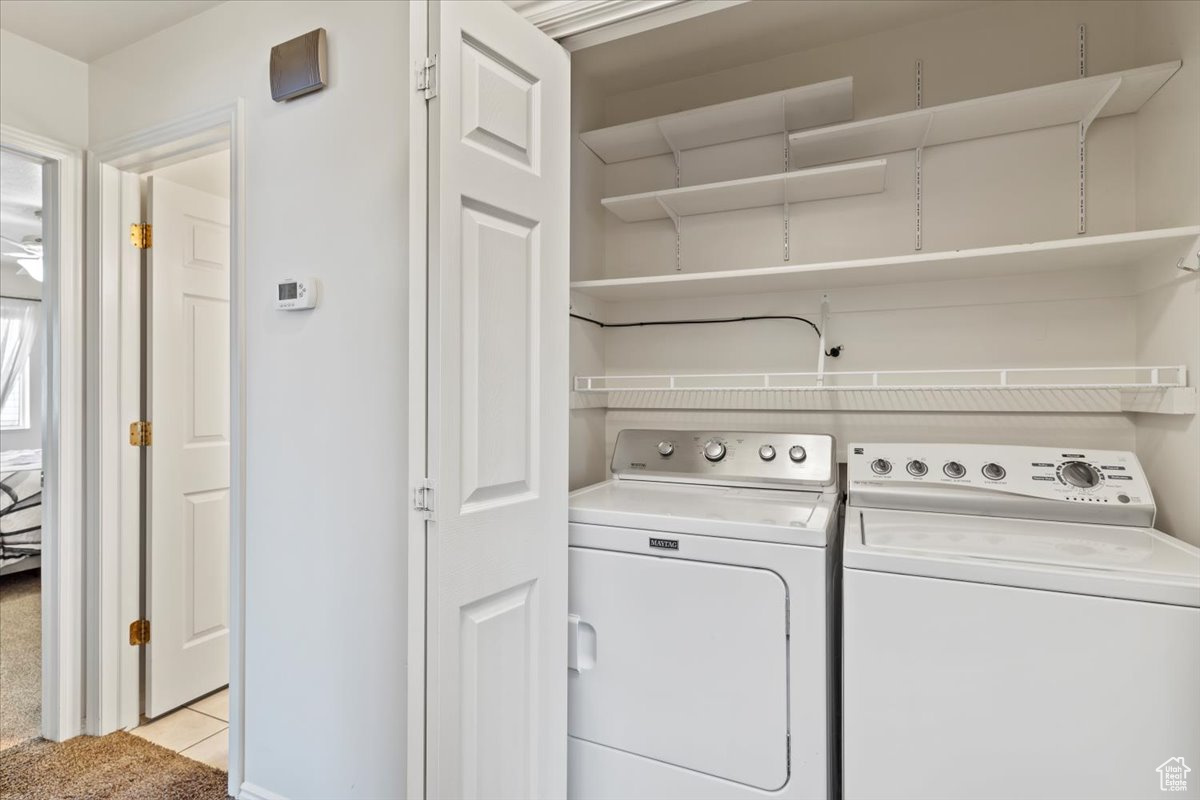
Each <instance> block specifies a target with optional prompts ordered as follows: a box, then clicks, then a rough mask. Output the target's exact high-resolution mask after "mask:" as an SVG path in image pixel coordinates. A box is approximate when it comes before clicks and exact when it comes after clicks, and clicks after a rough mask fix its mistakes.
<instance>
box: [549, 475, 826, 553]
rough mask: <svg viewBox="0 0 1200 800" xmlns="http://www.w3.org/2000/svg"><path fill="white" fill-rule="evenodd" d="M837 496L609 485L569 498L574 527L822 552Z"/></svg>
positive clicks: (616, 482) (634, 483)
mask: <svg viewBox="0 0 1200 800" xmlns="http://www.w3.org/2000/svg"><path fill="white" fill-rule="evenodd" d="M837 505H838V496H837V495H834V494H826V493H822V492H797V491H778V490H772V489H744V488H738V487H733V486H693V485H688V484H678V483H652V482H649V481H619V480H612V481H606V482H604V483H598V484H595V485H593V486H589V487H587V488H584V489H579V490H577V491H575V492H572V493H571V496H570V500H569V504H568V510H567V518H568V520H569V521H570V522H573V523H583V524H590V525H610V526H613V527H618V528H638V529H642V530H652V531H664V532H672V533H691V534H696V535H699V536H721V537H724V538H731V539H747V540H751V541H756V542H780V543H783V544H798V545H808V546H810V547H825V546H826V545H828V544H829V541H830V537H831V536H832V535H833V534H834V526H835V525H836V522H837Z"/></svg>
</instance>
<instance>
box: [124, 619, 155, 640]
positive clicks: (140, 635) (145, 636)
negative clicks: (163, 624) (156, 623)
mask: <svg viewBox="0 0 1200 800" xmlns="http://www.w3.org/2000/svg"><path fill="white" fill-rule="evenodd" d="M129 643H130V644H131V645H133V646H134V647H137V646H139V645H143V644H150V620H148V619H135V620H134V621H133V622H131V623H129Z"/></svg>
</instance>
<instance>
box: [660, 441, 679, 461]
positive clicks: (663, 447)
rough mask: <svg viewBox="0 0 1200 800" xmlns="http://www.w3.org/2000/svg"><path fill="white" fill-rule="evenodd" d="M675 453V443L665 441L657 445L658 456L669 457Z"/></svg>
mask: <svg viewBox="0 0 1200 800" xmlns="http://www.w3.org/2000/svg"><path fill="white" fill-rule="evenodd" d="M674 452H675V443H674V442H668V441H666V440H665V439H664V440H663V441H661V442H659V443H658V454H659V455H660V456H664V457H665V456H669V455H671V454H672V453H674Z"/></svg>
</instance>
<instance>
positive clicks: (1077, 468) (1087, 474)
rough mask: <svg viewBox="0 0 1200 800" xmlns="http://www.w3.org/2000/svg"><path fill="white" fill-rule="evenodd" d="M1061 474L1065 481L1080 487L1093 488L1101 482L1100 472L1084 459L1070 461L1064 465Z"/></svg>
mask: <svg viewBox="0 0 1200 800" xmlns="http://www.w3.org/2000/svg"><path fill="white" fill-rule="evenodd" d="M1059 474H1060V475H1062V477H1063V480H1064V481H1066V482H1067V483H1069V484H1071V485H1072V486H1078V487H1079V488H1080V489H1091V488H1093V487H1095V486H1096V484H1098V483H1100V472H1099V471H1098V470H1097V469H1096V468H1095V467H1093V466H1092V465H1091V464H1085V463H1084V462H1082V461H1068V462H1067V463H1065V464H1063V465H1062V467H1061V468H1060V470H1059Z"/></svg>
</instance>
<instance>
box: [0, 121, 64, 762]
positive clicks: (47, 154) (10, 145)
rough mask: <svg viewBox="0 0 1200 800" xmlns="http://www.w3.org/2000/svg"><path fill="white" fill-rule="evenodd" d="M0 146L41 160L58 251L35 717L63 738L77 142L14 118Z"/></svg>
mask: <svg viewBox="0 0 1200 800" xmlns="http://www.w3.org/2000/svg"><path fill="white" fill-rule="evenodd" d="M0 147H2V148H3V149H5V150H9V151H11V152H15V153H19V154H21V155H25V156H29V157H32V158H34V159H37V160H39V161H41V162H42V163H43V165H44V167H43V172H42V187H43V189H42V192H43V197H44V198H45V199H44V200H43V222H42V225H43V229H42V240H43V243H44V245H45V249H46V251H47V252H48V253H49V254H52V255H53V260H54V269H52V270H46V271H45V276H44V277H45V280H44V282H43V283H42V286H43V298H42V313H43V317H44V325H45V328H44V330H45V332H46V334H47V336H46V345H45V353H46V378H45V389H46V391H45V400H44V402H43V410H44V412H45V414H44V420H43V428H42V430H43V433H42V443H43V444H42V465H43V467H44V469H45V474H48V476H49V477H48V478H47V479H46V480H45V485H44V486H43V488H42V513H43V519H42V545H43V550H42V574H41V581H42V632H41V633H42V637H41V638H42V721H41V724H42V736H44V737H45V738H47V739H50V740H52V741H62V740H64V739H70V738H71V737H72V736H78V735H79V733H80V732H81V730H82V724H83V713H82V711H83V691H82V687H83V663H84V661H83V630H84V627H83V602H84V594H83V552H84V538H83V536H81V535H79V534H77V533H75V532H76V531H81V530H82V526H83V519H84V516H83V506H84V395H83V388H84V387H83V369H84V338H83V333H84V331H83V318H84V314H83V311H84V294H83V292H84V266H83V235H82V234H83V151H82V150H80V149H78V148H75V147H72V146H70V145H68V144H65V143H63V142H59V141H56V140H54V139H48V138H46V137H44V136H38V135H37V134H33V133H29V132H27V131H23V130H20V129H18V128H14V127H12V126H10V125H0ZM47 188H49V189H50V191H46V190H47ZM46 212H49V213H46ZM64 532H70V533H64Z"/></svg>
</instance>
